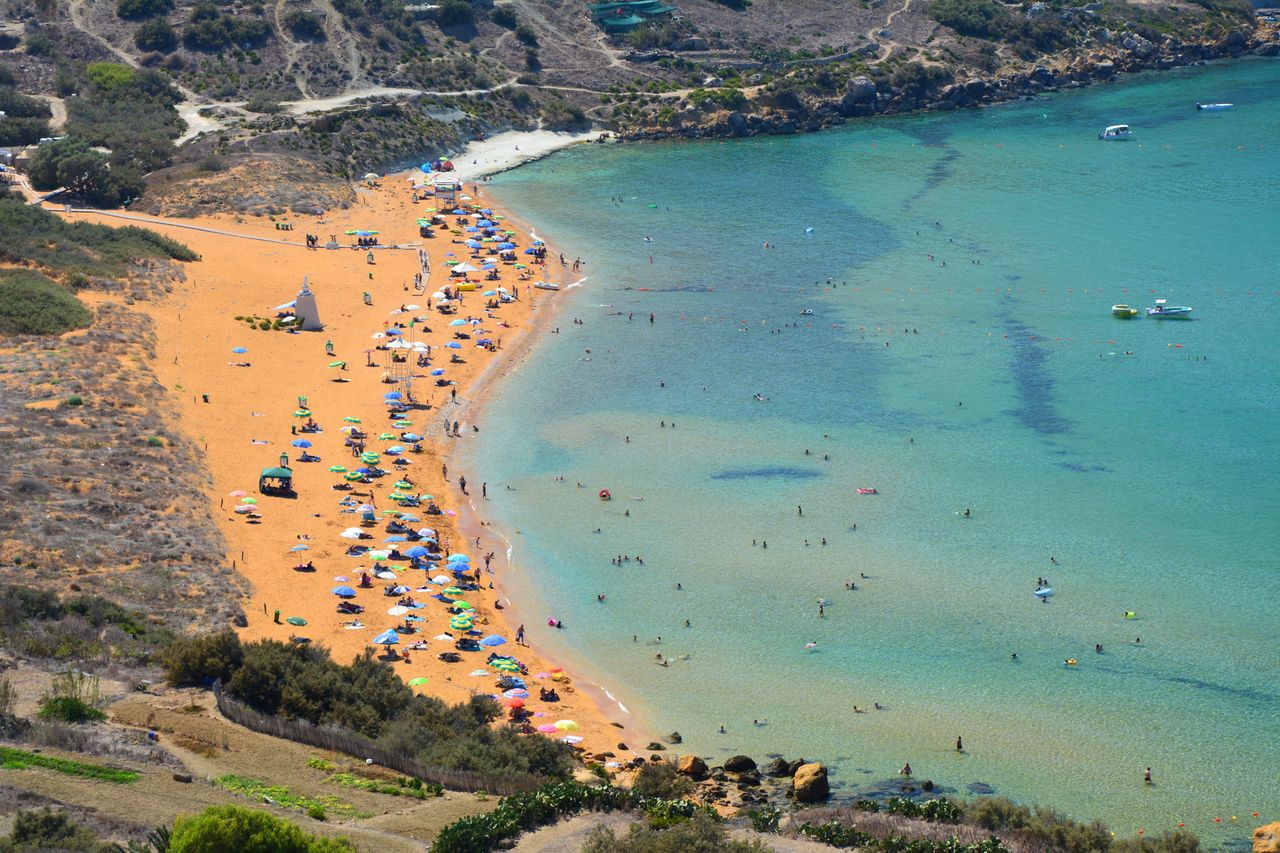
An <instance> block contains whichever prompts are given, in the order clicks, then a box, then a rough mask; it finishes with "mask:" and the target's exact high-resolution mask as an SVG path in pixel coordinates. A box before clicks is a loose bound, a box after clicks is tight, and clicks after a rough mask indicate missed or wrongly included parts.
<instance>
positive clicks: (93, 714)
mask: <svg viewBox="0 0 1280 853" xmlns="http://www.w3.org/2000/svg"><path fill="white" fill-rule="evenodd" d="M100 702H101V696H100V695H99V692H98V677H97V676H96V675H89V674H87V673H84V672H80V671H79V670H74V669H69V670H67V671H66V672H64V673H62V674H60V675H55V676H54V677H53V681H52V682H51V683H50V685H49V692H48V693H46V694H45V696H44V700H43V701H42V702H41V704H40V719H42V720H60V721H62V722H64V723H91V722H97V721H99V720H105V719H106V718H107V715H106V714H104V713H102V711H100V710H99V709H98V707H97V706H98V704H99V703H100Z"/></svg>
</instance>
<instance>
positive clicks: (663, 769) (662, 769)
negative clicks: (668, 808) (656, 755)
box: [631, 761, 694, 799]
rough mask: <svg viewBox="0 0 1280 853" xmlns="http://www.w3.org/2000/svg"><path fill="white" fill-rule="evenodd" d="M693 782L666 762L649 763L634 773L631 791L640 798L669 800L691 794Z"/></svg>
mask: <svg viewBox="0 0 1280 853" xmlns="http://www.w3.org/2000/svg"><path fill="white" fill-rule="evenodd" d="M693 787H694V786H693V782H692V780H690V779H689V778H687V777H685V776H681V775H680V774H679V773H677V772H676V768H675V767H673V766H672V765H670V764H668V763H667V762H665V761H663V762H659V763H656V764H655V763H649V764H646V765H645V766H643V767H641V768H640V770H639V772H638V773H636V778H635V781H634V782H633V783H632V786H631V789H632V790H633V791H635V792H636V793H637V794H639V795H640V796H642V797H661V798H665V799H671V798H675V797H685V796H688V795H689V794H691V793H693Z"/></svg>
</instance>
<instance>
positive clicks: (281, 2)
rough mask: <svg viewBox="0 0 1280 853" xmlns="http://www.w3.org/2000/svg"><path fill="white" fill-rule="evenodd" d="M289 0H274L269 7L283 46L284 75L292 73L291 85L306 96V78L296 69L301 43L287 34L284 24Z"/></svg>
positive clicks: (307, 94)
mask: <svg viewBox="0 0 1280 853" xmlns="http://www.w3.org/2000/svg"><path fill="white" fill-rule="evenodd" d="M288 2H289V0H276V2H275V5H274V6H272V7H271V13H272V15H273V16H274V17H275V21H276V31H277V32H278V33H280V45H281V46H282V47H283V48H284V60H285V62H284V73H285V75H286V76H288V75H292V77H293V85H294V86H296V87H298V92H299V93H300V94H301V95H302V96H303V97H307V96H309V95H310V94H311V92H310V91H309V90H308V89H307V79H306V78H305V77H303V76H302V74H301V73H300V72H299V71H298V70H297V66H298V57H299V56H301V55H302V47H303V46H302V44H300V43H299V42H297V41H295V40H294V39H293V38H291V37H290V36H289V31H288V30H287V29H286V28H285V25H284V20H283V16H284V12H285V5H286V4H287V3H288Z"/></svg>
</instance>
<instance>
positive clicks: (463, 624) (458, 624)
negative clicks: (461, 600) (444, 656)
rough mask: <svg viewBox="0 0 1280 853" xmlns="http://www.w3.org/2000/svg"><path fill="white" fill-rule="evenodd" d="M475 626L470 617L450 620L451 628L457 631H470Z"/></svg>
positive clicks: (457, 617)
mask: <svg viewBox="0 0 1280 853" xmlns="http://www.w3.org/2000/svg"><path fill="white" fill-rule="evenodd" d="M474 624H475V623H474V622H473V621H472V619H471V617H470V616H455V617H453V618H452V619H450V620H449V627H450V628H452V629H453V630H455V631H470V630H471V626H472V625H474Z"/></svg>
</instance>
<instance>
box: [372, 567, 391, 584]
mask: <svg viewBox="0 0 1280 853" xmlns="http://www.w3.org/2000/svg"><path fill="white" fill-rule="evenodd" d="M373 576H374V577H375V578H377V579H378V580H382V581H393V580H395V579H396V573H395V572H392V571H387V570H386V569H383V570H382V571H380V572H374V573H373Z"/></svg>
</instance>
